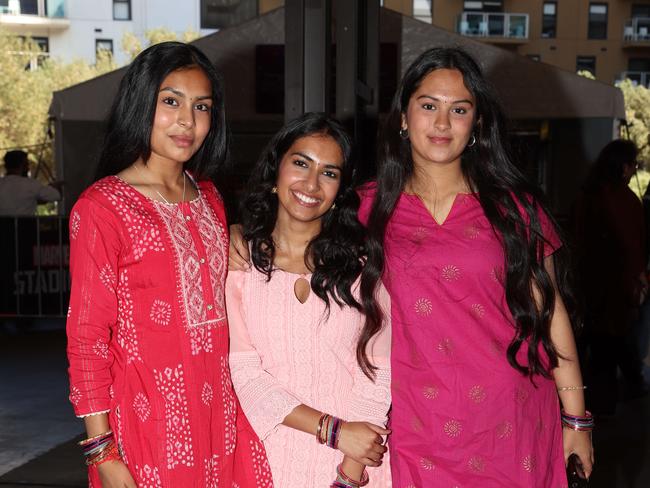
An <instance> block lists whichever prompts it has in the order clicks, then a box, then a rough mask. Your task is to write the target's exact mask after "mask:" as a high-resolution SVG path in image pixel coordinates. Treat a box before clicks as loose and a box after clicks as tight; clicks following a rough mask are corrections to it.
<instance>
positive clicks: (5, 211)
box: [0, 151, 61, 216]
mask: <svg viewBox="0 0 650 488" xmlns="http://www.w3.org/2000/svg"><path fill="white" fill-rule="evenodd" d="M4 162H5V176H4V177H3V178H0V215H4V216H27V215H35V214H36V206H37V205H38V204H39V203H46V202H56V201H58V200H60V199H61V193H60V192H59V190H58V189H57V188H55V186H59V185H58V184H52V185H44V184H43V183H41V182H40V181H38V180H35V179H34V178H30V177H29V160H28V158H27V153H26V152H25V151H8V152H7V153H6V154H5V157H4Z"/></svg>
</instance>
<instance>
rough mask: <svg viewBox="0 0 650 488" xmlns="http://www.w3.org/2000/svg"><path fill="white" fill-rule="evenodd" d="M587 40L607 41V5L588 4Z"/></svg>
mask: <svg viewBox="0 0 650 488" xmlns="http://www.w3.org/2000/svg"><path fill="white" fill-rule="evenodd" d="M587 37H588V38H589V39H607V4H606V3H590V4H589V32H588V34H587Z"/></svg>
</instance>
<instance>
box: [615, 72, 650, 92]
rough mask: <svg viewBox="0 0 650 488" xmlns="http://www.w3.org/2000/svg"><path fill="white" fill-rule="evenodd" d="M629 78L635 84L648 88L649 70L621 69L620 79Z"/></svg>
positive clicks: (649, 81)
mask: <svg viewBox="0 0 650 488" xmlns="http://www.w3.org/2000/svg"><path fill="white" fill-rule="evenodd" d="M626 78H629V79H630V80H631V81H632V83H634V84H635V85H642V86H645V87H646V88H650V71H623V73H621V80H625V79H626Z"/></svg>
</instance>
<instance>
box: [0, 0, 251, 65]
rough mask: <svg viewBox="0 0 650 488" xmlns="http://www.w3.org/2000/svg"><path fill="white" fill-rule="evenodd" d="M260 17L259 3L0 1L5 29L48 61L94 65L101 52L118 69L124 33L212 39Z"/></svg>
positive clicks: (122, 57)
mask: <svg viewBox="0 0 650 488" xmlns="http://www.w3.org/2000/svg"><path fill="white" fill-rule="evenodd" d="M256 15H258V0H253V1H246V0H182V1H179V0H0V28H3V29H6V30H8V31H10V32H13V33H15V34H18V35H23V36H30V37H32V38H33V39H34V40H36V42H37V43H38V44H39V45H40V47H41V49H42V50H43V53H44V54H43V55H45V56H48V55H49V56H55V57H57V58H60V59H63V60H65V61H70V60H72V59H79V58H81V59H85V60H86V61H88V62H91V63H92V62H94V61H95V58H96V53H97V51H98V50H100V49H104V50H107V51H110V52H112V53H113V55H114V56H115V59H116V61H117V62H118V63H119V64H124V63H126V62H127V61H128V59H127V58H126V55H125V54H124V53H123V52H122V50H121V48H120V43H121V40H122V37H123V35H124V33H125V32H132V33H134V34H135V35H137V36H138V37H140V38H143V37H144V33H145V32H146V31H147V30H149V29H154V28H158V27H165V28H167V29H169V30H171V31H174V32H176V33H177V34H178V35H180V34H182V33H183V32H186V31H188V30H193V31H196V32H199V33H200V34H201V35H207V34H210V33H212V32H215V31H216V30H217V29H220V28H223V27H229V26H231V25H236V24H239V23H241V22H243V21H245V20H247V19H249V18H251V17H254V16H256Z"/></svg>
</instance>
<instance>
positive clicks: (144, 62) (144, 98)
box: [97, 42, 229, 179]
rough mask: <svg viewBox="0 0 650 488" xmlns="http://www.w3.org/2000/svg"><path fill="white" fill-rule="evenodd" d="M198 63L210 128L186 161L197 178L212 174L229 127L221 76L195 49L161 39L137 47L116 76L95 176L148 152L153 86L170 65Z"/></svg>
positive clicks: (221, 157) (224, 149)
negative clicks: (207, 89) (206, 86)
mask: <svg viewBox="0 0 650 488" xmlns="http://www.w3.org/2000/svg"><path fill="white" fill-rule="evenodd" d="M192 67H198V68H200V69H201V70H202V71H203V72H204V73H205V75H206V76H207V77H208V80H210V85H211V86H212V110H211V114H210V131H209V132H208V134H207V136H206V137H205V140H204V141H203V144H202V145H201V147H200V148H199V150H198V151H197V152H196V153H195V154H194V155H193V156H192V158H190V160H189V161H187V162H186V163H185V168H186V169H188V170H189V171H191V172H192V174H193V175H194V176H195V177H196V178H197V179H206V178H210V177H211V176H213V175H214V173H215V172H216V171H217V170H218V169H219V167H220V166H221V165H222V163H224V162H225V160H226V159H227V157H228V138H229V135H228V128H227V126H226V114H225V111H224V93H223V84H222V81H221V76H220V74H219V73H218V71H217V69H216V68H215V66H214V65H213V64H212V63H211V62H210V60H209V59H208V58H207V57H206V55H205V54H203V53H202V52H201V51H200V50H199V49H197V48H196V47H194V46H192V45H190V44H184V43H182V42H161V43H160V44H154V45H153V46H151V47H149V48H147V49H145V50H144V51H142V52H141V53H140V54H139V55H138V56H137V57H136V58H135V59H134V60H133V61H132V62H131V64H130V65H129V67H128V68H127V70H126V73H125V74H124V77H123V78H122V81H121V82H120V86H119V88H118V91H117V95H116V96H115V100H114V102H113V106H112V108H111V111H110V113H109V116H108V123H107V128H106V135H105V137H104V145H103V147H102V151H101V155H100V157H99V167H98V175H97V176H98V177H102V176H107V175H112V174H116V173H119V172H120V171H122V170H123V169H126V168H127V167H129V166H130V165H131V164H133V163H134V162H135V161H137V160H138V159H139V158H142V160H143V161H144V162H145V163H146V161H147V160H148V159H149V157H150V156H151V128H152V126H153V121H154V116H155V114H156V102H157V100H158V90H159V89H160V85H161V83H162V82H163V80H164V79H165V78H166V77H167V75H169V74H170V73H172V72H173V71H176V70H180V69H187V68H192Z"/></svg>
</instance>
